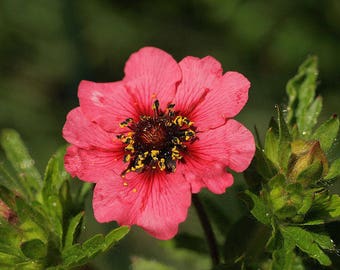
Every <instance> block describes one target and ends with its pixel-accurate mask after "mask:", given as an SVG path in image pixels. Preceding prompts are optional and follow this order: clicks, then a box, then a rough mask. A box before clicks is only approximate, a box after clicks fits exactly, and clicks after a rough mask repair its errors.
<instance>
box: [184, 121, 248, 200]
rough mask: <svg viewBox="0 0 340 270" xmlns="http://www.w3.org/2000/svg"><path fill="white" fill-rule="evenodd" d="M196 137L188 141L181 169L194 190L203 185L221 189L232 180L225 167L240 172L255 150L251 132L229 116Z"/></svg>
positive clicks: (214, 189) (221, 190)
mask: <svg viewBox="0 0 340 270" xmlns="http://www.w3.org/2000/svg"><path fill="white" fill-rule="evenodd" d="M198 137H199V140H197V141H196V142H195V143H193V144H192V145H190V148H189V154H188V156H185V161H186V163H185V166H183V165H182V166H181V167H183V168H182V170H183V171H185V172H186V173H185V177H186V179H187V180H188V181H189V182H190V183H191V185H192V189H193V192H198V191H199V190H200V188H201V187H205V186H206V187H208V188H209V189H210V190H211V191H212V192H214V193H222V192H224V190H225V188H226V187H228V186H230V185H231V184H232V181H233V178H232V175H230V174H229V173H228V172H227V171H226V168H227V167H229V168H231V169H232V170H234V171H236V172H242V171H244V170H245V169H246V168H247V167H248V166H249V164H250V162H251V160H252V158H253V156H254V153H255V142H254V138H253V135H252V134H251V132H250V131H249V130H248V129H246V128H245V127H244V126H243V125H241V124H240V123H239V122H237V121H235V120H232V119H231V120H228V121H227V122H226V124H225V125H223V126H221V127H219V128H216V129H213V130H208V131H206V132H202V133H199V135H198ZM188 172H190V173H188Z"/></svg>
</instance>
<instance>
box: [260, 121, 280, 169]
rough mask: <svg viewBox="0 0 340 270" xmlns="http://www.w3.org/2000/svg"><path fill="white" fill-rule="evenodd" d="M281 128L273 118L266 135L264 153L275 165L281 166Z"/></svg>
mask: <svg viewBox="0 0 340 270" xmlns="http://www.w3.org/2000/svg"><path fill="white" fill-rule="evenodd" d="M278 148H279V127H278V124H277V123H276V121H275V120H274V118H271V120H270V123H269V129H268V130H267V133H266V138H265V144H264V153H265V155H266V156H267V158H268V159H270V160H271V161H272V162H273V163H274V164H276V165H279V157H278V151H279V149H278Z"/></svg>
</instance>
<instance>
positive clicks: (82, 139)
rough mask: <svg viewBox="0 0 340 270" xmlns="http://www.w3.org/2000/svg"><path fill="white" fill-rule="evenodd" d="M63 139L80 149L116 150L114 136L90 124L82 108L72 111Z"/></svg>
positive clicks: (69, 114) (68, 116) (68, 117)
mask: <svg viewBox="0 0 340 270" xmlns="http://www.w3.org/2000/svg"><path fill="white" fill-rule="evenodd" d="M63 137H64V138H65V140H66V141H68V142H69V143H71V144H73V145H75V146H78V147H80V148H91V147H97V148H101V149H106V150H110V149H112V148H114V146H113V141H114V140H115V139H116V137H115V135H114V134H112V133H111V134H110V133H108V132H106V131H105V130H103V129H102V128H101V127H100V126H98V125H97V124H95V123H92V122H90V121H89V120H88V119H87V118H86V117H85V116H84V114H83V112H82V110H81V109H80V107H77V108H75V109H73V110H72V111H70V112H69V113H68V115H67V118H66V123H65V125H64V127H63Z"/></svg>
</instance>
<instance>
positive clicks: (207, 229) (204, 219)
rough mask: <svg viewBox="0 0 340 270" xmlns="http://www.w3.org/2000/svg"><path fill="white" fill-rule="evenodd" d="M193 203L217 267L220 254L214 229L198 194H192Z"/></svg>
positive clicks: (213, 261) (212, 260) (213, 263)
mask: <svg viewBox="0 0 340 270" xmlns="http://www.w3.org/2000/svg"><path fill="white" fill-rule="evenodd" d="M192 202H193V204H194V206H195V208H196V211H197V215H198V218H199V220H200V222H201V225H202V228H203V231H204V234H205V238H206V240H207V243H208V247H209V252H210V257H211V262H212V265H213V266H216V265H218V264H219V263H220V256H219V253H218V248H217V242H216V238H215V235H214V232H213V229H212V227H211V224H210V221H209V219H208V216H207V213H206V212H205V209H204V207H203V204H202V203H201V201H200V199H199V197H198V195H197V194H192Z"/></svg>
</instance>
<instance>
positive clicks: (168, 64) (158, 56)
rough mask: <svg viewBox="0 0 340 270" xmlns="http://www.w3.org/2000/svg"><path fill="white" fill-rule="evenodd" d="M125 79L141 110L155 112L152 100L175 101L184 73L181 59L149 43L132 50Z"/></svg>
mask: <svg viewBox="0 0 340 270" xmlns="http://www.w3.org/2000/svg"><path fill="white" fill-rule="evenodd" d="M124 71H125V77H124V82H125V83H126V87H127V88H128V89H129V91H130V93H131V96H133V97H134V98H135V101H136V103H138V105H137V106H138V112H139V113H140V114H142V115H143V114H144V115H150V114H151V113H152V103H153V102H154V101H155V99H158V100H159V102H160V105H161V106H164V107H165V106H166V105H167V104H168V103H169V102H171V101H172V99H173V97H174V95H175V91H176V87H177V84H178V82H179V81H180V80H181V77H182V74H181V70H180V68H179V66H178V64H177V62H176V61H175V60H174V59H173V58H172V56H171V55H169V54H168V53H166V52H164V51H162V50H160V49H157V48H153V47H145V48H142V49H140V50H139V51H138V52H136V53H134V54H132V55H131V56H130V58H129V59H128V61H127V62H126V65H125V69H124Z"/></svg>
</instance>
